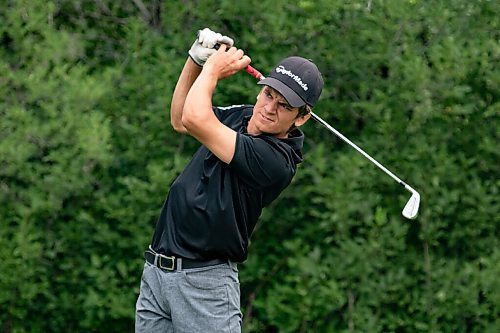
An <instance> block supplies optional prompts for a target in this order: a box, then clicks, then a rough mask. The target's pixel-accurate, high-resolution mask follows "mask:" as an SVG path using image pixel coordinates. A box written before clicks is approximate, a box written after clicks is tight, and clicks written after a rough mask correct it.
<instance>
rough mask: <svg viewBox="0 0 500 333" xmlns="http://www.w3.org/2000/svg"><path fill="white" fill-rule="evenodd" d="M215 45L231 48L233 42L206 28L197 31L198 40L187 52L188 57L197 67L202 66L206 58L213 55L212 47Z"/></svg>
mask: <svg viewBox="0 0 500 333" xmlns="http://www.w3.org/2000/svg"><path fill="white" fill-rule="evenodd" d="M217 44H226V45H229V46H233V44H234V41H233V40H232V39H231V38H229V37H227V36H223V35H221V34H220V33H218V32H214V31H212V30H210V29H208V28H205V29H203V30H200V31H198V38H196V40H195V41H194V43H193V45H192V46H191V49H190V50H189V52H188V53H189V56H190V57H191V59H193V61H194V62H195V63H197V64H198V65H199V66H203V65H204V64H205V61H207V59H208V57H210V56H211V55H212V54H214V53H215V51H216V49H214V46H215V45H217Z"/></svg>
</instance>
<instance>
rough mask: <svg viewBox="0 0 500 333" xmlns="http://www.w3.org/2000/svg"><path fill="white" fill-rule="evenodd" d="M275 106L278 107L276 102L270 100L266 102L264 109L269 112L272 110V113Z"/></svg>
mask: <svg viewBox="0 0 500 333" xmlns="http://www.w3.org/2000/svg"><path fill="white" fill-rule="evenodd" d="M277 107H278V102H277V101H275V100H272V101H270V102H268V103H266V106H265V110H266V112H269V113H271V112H273V113H274V112H275V111H276V109H277Z"/></svg>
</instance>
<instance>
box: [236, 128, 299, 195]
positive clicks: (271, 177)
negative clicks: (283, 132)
mask: <svg viewBox="0 0 500 333" xmlns="http://www.w3.org/2000/svg"><path fill="white" fill-rule="evenodd" d="M230 166H231V168H233V170H235V171H236V173H237V174H238V175H239V176H240V178H241V179H242V181H243V182H245V183H246V184H248V185H249V186H251V187H255V188H266V187H269V186H271V185H273V184H281V185H282V186H283V185H284V186H286V185H287V184H289V183H290V181H291V179H292V177H293V175H294V173H295V167H294V165H293V164H292V163H290V159H289V158H288V156H287V152H286V149H284V148H282V147H280V145H279V143H278V142H274V141H272V140H271V139H270V138H268V137H253V136H247V135H244V134H238V135H237V137H236V150H235V154H234V157H233V159H232V160H231V163H230Z"/></svg>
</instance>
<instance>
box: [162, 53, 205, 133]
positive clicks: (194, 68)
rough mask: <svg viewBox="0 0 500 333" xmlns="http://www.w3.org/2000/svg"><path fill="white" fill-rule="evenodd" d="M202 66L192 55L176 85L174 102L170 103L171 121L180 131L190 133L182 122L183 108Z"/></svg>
mask: <svg viewBox="0 0 500 333" xmlns="http://www.w3.org/2000/svg"><path fill="white" fill-rule="evenodd" d="M201 70H202V67H200V66H198V65H197V64H196V63H195V62H194V61H193V60H192V59H191V58H190V57H189V58H188V59H187V60H186V63H185V64H184V68H183V69H182V72H181V75H180V76H179V80H178V81H177V85H176V86H175V90H174V95H173V97H172V103H171V105H170V123H171V124H172V127H173V128H174V129H175V130H176V131H177V132H180V133H188V131H187V129H186V128H185V127H184V125H183V124H182V110H183V109H184V103H185V102H186V96H187V95H188V93H189V90H190V89H191V87H192V85H193V83H194V82H195V81H196V78H197V77H198V75H200V73H201Z"/></svg>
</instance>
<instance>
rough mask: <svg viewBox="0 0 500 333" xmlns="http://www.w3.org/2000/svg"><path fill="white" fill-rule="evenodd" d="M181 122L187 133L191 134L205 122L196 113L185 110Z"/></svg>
mask: <svg viewBox="0 0 500 333" xmlns="http://www.w3.org/2000/svg"><path fill="white" fill-rule="evenodd" d="M181 122H182V127H184V128H185V129H186V131H187V132H189V131H191V130H193V129H195V128H196V127H198V126H199V124H200V123H202V122H203V120H201V119H200V117H199V115H197V114H196V113H195V112H192V111H190V110H188V109H187V108H184V111H183V112H182V118H181Z"/></svg>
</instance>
